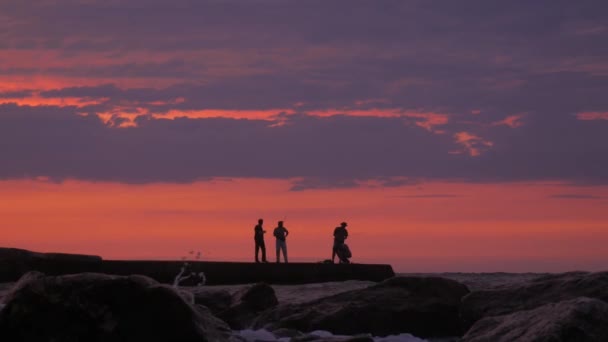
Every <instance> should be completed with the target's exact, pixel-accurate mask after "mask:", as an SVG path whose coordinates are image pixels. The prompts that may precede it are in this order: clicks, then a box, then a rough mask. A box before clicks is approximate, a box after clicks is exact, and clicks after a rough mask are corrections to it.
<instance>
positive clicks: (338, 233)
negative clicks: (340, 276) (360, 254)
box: [331, 222, 351, 264]
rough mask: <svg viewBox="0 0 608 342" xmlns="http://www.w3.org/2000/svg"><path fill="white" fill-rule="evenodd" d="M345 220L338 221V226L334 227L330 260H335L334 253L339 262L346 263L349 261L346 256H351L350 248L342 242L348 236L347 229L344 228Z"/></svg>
mask: <svg viewBox="0 0 608 342" xmlns="http://www.w3.org/2000/svg"><path fill="white" fill-rule="evenodd" d="M347 225H348V224H347V223H346V222H342V223H340V227H336V229H334V246H333V249H332V253H331V262H335V260H336V255H337V256H338V260H339V261H340V263H341V264H348V263H350V261H349V260H348V258H350V257H351V253H350V249H349V248H348V246H347V245H346V244H345V243H344V241H346V239H347V238H348V230H346V226H347Z"/></svg>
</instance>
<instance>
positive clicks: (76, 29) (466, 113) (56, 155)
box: [0, 0, 608, 272]
mask: <svg viewBox="0 0 608 342" xmlns="http://www.w3.org/2000/svg"><path fill="white" fill-rule="evenodd" d="M607 11H608V3H606V2H605V1H585V2H577V1H570V0H543V1H528V0H513V1H503V2H500V3H499V2H489V1H485V0H466V1H447V0H446V1H436V0H407V1H401V0H399V1H392V0H386V1H359V0H337V1H328V0H307V1H293V0H171V1H169V0H129V1H123V0H37V1H9V0H0V246H6V247H19V248H26V249H31V250H36V251H43V252H45V251H54V252H70V253H72V252H73V253H91V254H97V255H101V256H102V257H104V258H108V259H115V258H126V259H180V258H182V257H184V256H187V255H189V254H188V253H189V251H201V253H202V255H203V259H204V260H235V261H253V251H254V244H253V227H254V225H255V224H256V221H257V219H258V218H264V219H265V221H266V225H265V228H266V230H267V231H271V230H272V229H273V228H274V227H275V226H276V221H278V220H284V221H285V226H286V227H287V228H288V229H289V231H290V233H291V234H290V236H289V237H288V252H289V255H290V259H291V261H315V262H316V261H321V260H323V259H327V258H329V257H331V245H332V232H333V229H334V227H336V226H337V225H338V224H339V223H340V222H341V221H347V222H348V223H349V226H348V228H349V232H350V238H349V240H348V241H347V242H348V243H349V246H350V247H351V249H352V251H353V262H358V263H368V262H369V263H372V262H373V263H390V264H392V265H393V267H394V269H395V270H396V271H399V272H438V271H467V272H468V271H475V272H479V271H516V272H526V271H534V272H536V271H550V272H557V271H568V270H601V269H603V270H605V269H606V268H607V266H606V265H607V263H606V262H607V261H608V43H607V42H608V22H607V21H606V13H607ZM266 235H267V236H266V244H267V247H268V252H269V255H270V260H271V261H274V241H273V240H274V239H273V238H272V236H271V234H266Z"/></svg>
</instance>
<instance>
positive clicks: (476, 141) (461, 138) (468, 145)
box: [451, 132, 494, 157]
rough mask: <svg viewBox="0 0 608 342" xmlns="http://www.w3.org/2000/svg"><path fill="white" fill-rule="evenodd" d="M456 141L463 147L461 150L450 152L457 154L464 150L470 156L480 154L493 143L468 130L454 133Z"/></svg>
mask: <svg viewBox="0 0 608 342" xmlns="http://www.w3.org/2000/svg"><path fill="white" fill-rule="evenodd" d="M454 138H455V139H456V142H457V143H458V144H460V145H462V146H463V147H464V150H463V151H453V152H451V153H454V154H459V153H463V152H466V153H468V154H469V155H470V156H471V157H477V156H480V155H481V152H482V151H484V150H486V149H487V148H489V147H492V146H493V145H494V143H493V142H491V141H489V140H485V139H484V138H481V137H479V136H477V135H474V134H472V133H469V132H458V133H456V134H454Z"/></svg>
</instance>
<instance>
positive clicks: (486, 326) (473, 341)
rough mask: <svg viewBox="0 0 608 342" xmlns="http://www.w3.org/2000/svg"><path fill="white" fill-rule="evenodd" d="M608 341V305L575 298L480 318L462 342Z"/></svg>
mask: <svg viewBox="0 0 608 342" xmlns="http://www.w3.org/2000/svg"><path fill="white" fill-rule="evenodd" d="M607 340H608V304H607V303H606V302H603V301H601V300H598V299H590V298H584V297H581V298H577V299H571V300H568V301H562V302H559V303H554V304H546V305H543V306H540V307H538V308H536V309H532V310H525V311H518V312H515V313H512V314H509V315H502V316H492V317H486V318H483V319H481V320H479V321H477V322H476V323H475V325H473V327H472V328H471V329H470V330H469V331H468V332H467V334H466V335H465V336H464V338H463V339H462V342H512V341H518V342H603V341H607Z"/></svg>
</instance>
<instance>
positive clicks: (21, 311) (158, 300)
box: [0, 272, 230, 342]
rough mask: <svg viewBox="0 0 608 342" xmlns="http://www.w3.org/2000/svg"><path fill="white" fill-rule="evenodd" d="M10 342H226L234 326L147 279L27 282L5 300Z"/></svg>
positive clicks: (30, 277) (92, 276)
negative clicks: (230, 327) (223, 341)
mask: <svg viewBox="0 0 608 342" xmlns="http://www.w3.org/2000/svg"><path fill="white" fill-rule="evenodd" d="M5 303H6V307H5V308H4V309H3V310H2V311H1V312H0V331H2V335H3V339H4V338H5V336H6V337H7V340H10V341H23V342H29V341H32V342H34V341H147V342H154V341H158V342H161V341H176V342H178V341H179V342H190V341H192V342H195V341H222V340H227V339H228V338H227V337H228V336H229V334H230V330H229V328H228V326H227V325H226V324H225V323H224V322H222V321H220V320H219V319H217V318H216V317H213V315H211V314H210V313H209V311H208V310H207V309H206V308H195V307H193V306H191V305H189V304H188V303H187V302H186V301H185V300H184V299H183V298H182V297H181V296H180V295H179V294H178V293H177V292H176V291H175V290H174V289H173V288H171V287H168V286H163V285H160V284H158V283H157V282H156V281H154V280H152V279H150V278H147V277H144V276H110V275H105V274H96V273H82V274H75V275H66V276H44V275H43V274H41V273H37V272H32V273H28V274H26V275H25V276H23V277H22V278H21V279H20V280H19V282H17V284H15V286H14V287H13V289H12V290H11V291H10V292H9V294H8V295H7V297H6V298H5Z"/></svg>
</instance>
